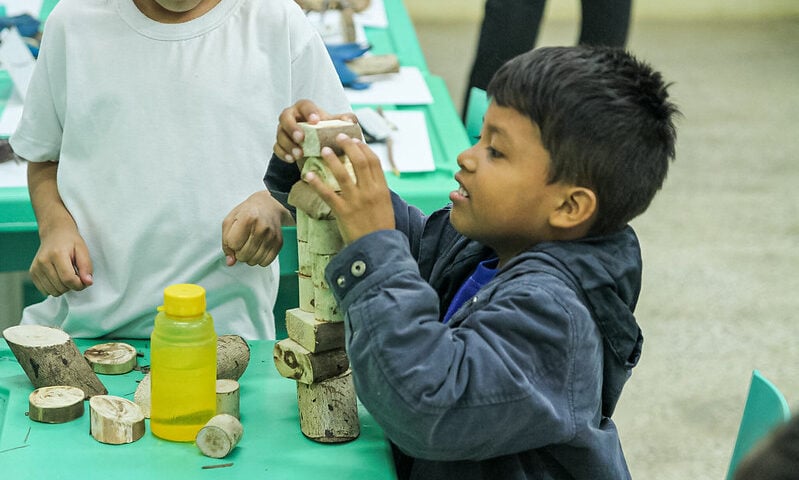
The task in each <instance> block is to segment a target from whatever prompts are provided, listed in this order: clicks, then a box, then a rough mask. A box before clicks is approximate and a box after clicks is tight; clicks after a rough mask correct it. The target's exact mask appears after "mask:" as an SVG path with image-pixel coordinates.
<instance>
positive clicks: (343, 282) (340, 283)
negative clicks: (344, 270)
mask: <svg viewBox="0 0 799 480" xmlns="http://www.w3.org/2000/svg"><path fill="white" fill-rule="evenodd" d="M346 284H347V279H346V278H344V275H341V276H340V277H338V278H337V279H336V285H338V286H339V287H341V288H344V285H346Z"/></svg>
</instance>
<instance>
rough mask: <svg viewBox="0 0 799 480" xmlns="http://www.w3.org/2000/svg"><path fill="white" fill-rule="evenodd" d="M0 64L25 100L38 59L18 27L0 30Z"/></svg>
mask: <svg viewBox="0 0 799 480" xmlns="http://www.w3.org/2000/svg"><path fill="white" fill-rule="evenodd" d="M0 66H2V67H3V68H4V69H6V70H7V71H8V75H9V76H10V77H11V81H12V82H13V84H14V90H15V91H16V92H17V93H18V94H19V97H20V98H21V99H22V100H24V99H25V92H27V91H28V84H29V83H30V82H31V76H32V75H33V68H34V67H35V66H36V59H35V58H33V54H32V53H31V51H30V49H29V48H28V46H27V45H26V44H25V40H23V39H22V36H20V34H19V31H18V30H17V28H16V27H10V28H6V29H3V31H2V32H0Z"/></svg>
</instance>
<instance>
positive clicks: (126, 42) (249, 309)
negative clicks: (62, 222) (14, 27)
mask: <svg viewBox="0 0 799 480" xmlns="http://www.w3.org/2000/svg"><path fill="white" fill-rule="evenodd" d="M301 98H310V99H312V100H314V101H315V102H316V103H317V104H318V105H320V106H321V107H322V108H324V109H325V110H327V111H330V112H343V111H348V110H349V109H350V106H349V103H348V102H347V99H346V96H345V95H344V91H343V88H342V86H341V83H340V81H339V79H338V77H337V75H336V73H335V70H334V68H333V65H332V62H331V61H330V58H329V56H328V54H327V51H326V50H325V47H324V44H323V43H322V41H321V39H320V37H319V35H318V34H317V33H316V31H315V30H314V29H313V27H311V26H310V25H309V24H308V22H307V21H306V19H305V16H304V15H303V13H302V11H301V10H300V9H299V7H298V6H297V5H296V4H295V3H294V2H293V1H289V0H221V1H220V3H219V4H218V5H217V6H216V7H214V8H213V9H212V10H211V11H209V12H208V13H206V14H205V15H203V16H202V17H200V18H197V19H195V20H192V21H190V22H186V23H182V24H162V23H158V22H155V21H153V20H151V19H149V18H147V17H146V16H145V15H143V14H142V13H141V12H140V11H139V10H138V9H137V7H136V6H135V5H134V3H133V0H61V1H60V2H59V3H58V4H57V6H56V7H55V9H54V10H53V11H52V13H51V14H50V16H49V18H48V20H47V24H46V26H45V29H44V38H43V40H42V45H41V53H40V56H39V59H38V61H37V65H36V70H35V72H34V75H33V78H32V80H31V83H30V87H29V90H28V93H27V101H26V104H25V110H24V113H23V117H22V120H21V122H20V125H19V128H18V129H17V131H16V133H15V134H14V135H13V136H12V138H11V145H12V146H13V148H14V150H15V152H16V153H17V154H18V155H19V156H21V157H23V158H25V159H27V160H29V161H33V162H41V161H52V160H55V159H57V160H58V161H59V167H58V188H59V192H60V194H61V197H62V199H63V201H64V204H65V205H66V207H67V209H68V210H69V211H70V213H71V214H72V216H73V217H74V218H75V221H76V223H77V225H78V229H79V231H80V233H81V235H82V236H83V238H84V240H85V241H86V243H87V245H88V248H89V254H90V256H91V260H92V263H93V266H94V285H92V286H90V287H88V288H86V289H85V290H83V291H81V292H68V293H66V294H64V295H62V296H60V297H57V298H54V297H49V298H47V299H46V300H45V301H44V302H42V303H40V304H36V305H32V306H30V307H28V308H27V309H25V311H24V313H23V318H22V323H36V324H43V325H52V326H58V327H61V328H63V329H64V330H66V331H67V332H68V333H70V334H71V335H72V336H74V337H100V336H110V337H126V338H146V337H148V336H149V335H150V333H151V331H152V326H153V319H154V317H155V314H156V307H157V306H158V305H161V304H162V303H163V289H164V288H165V287H166V286H168V285H171V284H174V283H196V284H199V285H201V286H203V287H204V288H205V289H206V292H207V302H208V311H209V312H210V313H211V315H212V316H213V317H214V324H215V327H216V331H217V333H219V334H226V333H236V334H239V335H242V336H244V337H245V338H249V339H257V338H274V335H275V329H274V318H273V315H272V308H273V306H274V302H275V295H276V292H277V286H278V275H279V268H278V265H277V261H275V262H274V263H273V264H272V265H270V266H269V267H267V268H263V267H258V266H255V267H251V266H248V265H246V264H236V265H235V266H233V267H228V266H226V265H225V256H224V253H223V252H222V247H221V243H222V240H221V237H222V220H223V219H224V218H225V216H226V215H227V214H228V213H229V212H230V210H232V208H233V207H235V206H236V205H238V204H239V203H241V202H242V201H243V200H245V199H246V198H247V197H248V196H249V195H250V194H252V193H253V192H256V191H259V190H263V189H264V186H263V183H262V178H263V175H264V172H265V171H266V166H267V164H268V162H269V158H270V156H271V154H272V146H273V144H274V142H275V133H276V131H277V121H278V115H279V113H280V112H281V110H283V109H284V108H285V107H287V106H289V105H291V104H293V103H294V102H295V101H297V100H299V99H301Z"/></svg>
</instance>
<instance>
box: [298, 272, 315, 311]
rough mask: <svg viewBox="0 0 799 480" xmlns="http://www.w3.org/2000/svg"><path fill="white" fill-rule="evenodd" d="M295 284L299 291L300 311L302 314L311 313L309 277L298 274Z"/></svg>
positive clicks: (312, 305) (312, 303)
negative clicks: (296, 283)
mask: <svg viewBox="0 0 799 480" xmlns="http://www.w3.org/2000/svg"><path fill="white" fill-rule="evenodd" d="M297 282H298V286H299V290H300V305H299V306H300V309H301V310H302V311H304V312H310V313H313V312H314V300H313V279H312V278H311V276H310V275H303V274H299V276H298V278H297Z"/></svg>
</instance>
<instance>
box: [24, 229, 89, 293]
mask: <svg viewBox="0 0 799 480" xmlns="http://www.w3.org/2000/svg"><path fill="white" fill-rule="evenodd" d="M47 232H48V233H46V234H44V233H42V234H41V245H40V246H39V250H38V251H37V252H36V256H35V257H34V258H33V262H32V263H31V268H30V275H31V280H32V281H33V284H34V285H35V286H36V288H37V289H38V290H39V291H40V292H42V293H43V294H45V295H52V296H54V297H58V296H60V295H61V294H63V293H66V292H68V291H70V290H74V291H80V290H83V289H84V288H86V287H88V286H90V285H91V284H92V283H93V281H94V280H93V278H92V272H93V267H92V261H91V259H90V258H89V249H88V247H87V246H86V243H85V242H84V241H83V237H81V236H80V234H79V233H78V230H77V228H74V227H73V226H72V225H69V226H68V225H62V226H57V227H52V228H49V229H47Z"/></svg>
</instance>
